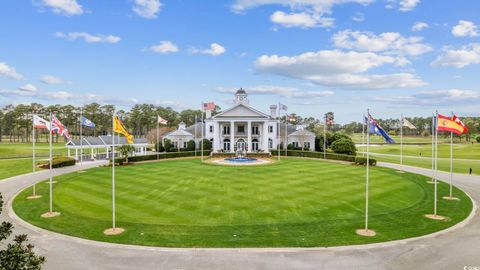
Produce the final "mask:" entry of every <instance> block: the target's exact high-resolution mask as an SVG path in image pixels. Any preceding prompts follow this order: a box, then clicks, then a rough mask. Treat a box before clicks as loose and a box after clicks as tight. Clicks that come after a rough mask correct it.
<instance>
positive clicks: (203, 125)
mask: <svg viewBox="0 0 480 270" xmlns="http://www.w3.org/2000/svg"><path fill="white" fill-rule="evenodd" d="M201 127H202V130H201V132H202V141H201V142H200V152H201V156H202V162H203V140H204V138H203V130H204V128H205V120H204V119H203V103H202V125H201ZM232 143H233V142H232Z"/></svg>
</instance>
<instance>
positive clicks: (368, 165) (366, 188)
mask: <svg viewBox="0 0 480 270" xmlns="http://www.w3.org/2000/svg"><path fill="white" fill-rule="evenodd" d="M367 115H368V116H367V117H370V109H367ZM369 151H370V132H369V131H368V130H367V172H366V184H365V201H366V202H365V231H368V185H369V169H370V152H369Z"/></svg>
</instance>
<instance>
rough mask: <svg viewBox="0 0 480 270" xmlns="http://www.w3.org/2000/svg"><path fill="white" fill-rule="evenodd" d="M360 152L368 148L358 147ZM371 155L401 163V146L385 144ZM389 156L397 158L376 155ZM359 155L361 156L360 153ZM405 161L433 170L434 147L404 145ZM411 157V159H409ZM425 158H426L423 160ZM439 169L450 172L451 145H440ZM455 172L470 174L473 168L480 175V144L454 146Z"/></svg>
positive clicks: (374, 148)
mask: <svg viewBox="0 0 480 270" xmlns="http://www.w3.org/2000/svg"><path fill="white" fill-rule="evenodd" d="M357 149H358V151H366V147H363V146H357ZM370 153H372V156H373V157H374V158H376V159H377V160H379V161H384V162H391V163H400V157H399V155H400V145H399V144H385V145H374V146H371V147H370ZM375 153H379V154H388V155H396V156H382V155H375ZM358 155H361V153H359V154H358ZM403 155H404V157H403V161H404V164H405V165H410V166H416V167H423V168H431V167H432V161H431V156H432V146H431V145H404V146H403ZM407 156H411V157H407ZM423 157H424V158H423ZM438 157H439V161H438V168H439V170H441V171H450V160H449V159H450V145H449V144H439V145H438ZM453 158H454V161H453V171H454V172H457V173H469V169H470V168H472V170H473V173H474V174H480V144H478V143H475V144H473V145H472V144H454V145H453Z"/></svg>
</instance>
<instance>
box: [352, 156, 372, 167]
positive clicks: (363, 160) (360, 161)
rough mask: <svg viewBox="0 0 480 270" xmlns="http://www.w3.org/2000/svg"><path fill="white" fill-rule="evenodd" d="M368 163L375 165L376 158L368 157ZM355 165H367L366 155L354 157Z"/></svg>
mask: <svg viewBox="0 0 480 270" xmlns="http://www.w3.org/2000/svg"><path fill="white" fill-rule="evenodd" d="M368 163H369V164H370V166H375V165H377V160H376V159H373V158H369V159H368ZM355 165H367V158H366V157H356V158H355Z"/></svg>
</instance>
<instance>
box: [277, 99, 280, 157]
mask: <svg viewBox="0 0 480 270" xmlns="http://www.w3.org/2000/svg"><path fill="white" fill-rule="evenodd" d="M277 125H278V128H277V131H278V134H277V138H278V144H277V148H278V151H277V159H278V161H280V143H281V142H280V128H281V127H280V102H278V119H277Z"/></svg>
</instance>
